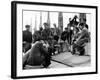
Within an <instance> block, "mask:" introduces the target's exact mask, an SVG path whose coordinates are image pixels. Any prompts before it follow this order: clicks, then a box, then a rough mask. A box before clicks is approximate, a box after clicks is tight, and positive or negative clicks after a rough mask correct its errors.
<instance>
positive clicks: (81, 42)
mask: <svg viewBox="0 0 100 80" xmlns="http://www.w3.org/2000/svg"><path fill="white" fill-rule="evenodd" d="M80 30H81V31H80V32H79V33H78V34H77V35H76V36H77V39H76V41H75V42H74V44H73V52H72V53H73V54H75V53H76V52H75V50H77V51H79V55H84V53H85V49H84V46H85V43H87V42H89V41H90V35H89V32H88V25H85V26H84V24H82V23H81V24H80Z"/></svg>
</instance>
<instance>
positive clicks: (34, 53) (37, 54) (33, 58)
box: [23, 40, 51, 68]
mask: <svg viewBox="0 0 100 80" xmlns="http://www.w3.org/2000/svg"><path fill="white" fill-rule="evenodd" d="M48 47H49V46H48V45H46V44H45V43H44V41H43V40H37V41H36V42H35V43H34V44H33V46H32V48H31V49H30V50H29V51H28V52H27V53H26V55H24V56H23V68H24V67H25V65H31V66H39V65H43V66H44V67H45V68H47V67H48V66H49V65H50V64H51V62H50V58H51V54H50V53H49V52H48Z"/></svg>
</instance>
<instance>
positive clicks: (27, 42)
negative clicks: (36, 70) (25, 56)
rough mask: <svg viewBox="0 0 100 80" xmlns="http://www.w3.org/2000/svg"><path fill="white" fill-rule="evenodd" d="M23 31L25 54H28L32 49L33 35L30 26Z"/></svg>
mask: <svg viewBox="0 0 100 80" xmlns="http://www.w3.org/2000/svg"><path fill="white" fill-rule="evenodd" d="M25 28H26V30H24V31H23V52H24V53H26V52H27V51H28V50H29V49H30V48H31V43H32V33H31V32H30V25H26V26H25Z"/></svg>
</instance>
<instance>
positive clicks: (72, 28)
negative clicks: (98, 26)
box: [23, 16, 90, 67]
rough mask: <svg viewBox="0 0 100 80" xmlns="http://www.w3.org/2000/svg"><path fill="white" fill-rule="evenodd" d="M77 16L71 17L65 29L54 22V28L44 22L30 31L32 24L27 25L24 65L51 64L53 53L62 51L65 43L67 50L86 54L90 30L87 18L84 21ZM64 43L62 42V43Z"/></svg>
mask: <svg viewBox="0 0 100 80" xmlns="http://www.w3.org/2000/svg"><path fill="white" fill-rule="evenodd" d="M76 19H77V16H75V17H74V18H73V19H71V18H69V23H68V24H67V27H66V28H65V30H64V31H62V30H60V29H59V28H58V27H57V26H56V24H55V23H54V28H50V27H49V25H48V23H44V29H43V27H40V29H39V30H37V31H35V32H34V34H32V33H31V32H30V25H26V26H25V27H26V30H25V31H23V53H24V57H23V67H25V65H26V64H28V65H43V66H44V67H48V66H49V65H50V63H51V62H50V59H51V55H54V54H55V52H57V51H58V53H59V52H61V51H62V49H63V46H62V45H63V44H67V51H70V52H71V53H72V54H79V55H84V54H85V48H84V47H85V45H86V44H87V43H88V42H90V32H89V31H88V28H89V27H88V25H87V24H86V19H83V21H84V23H80V22H78V21H77V20H76ZM61 43H62V44H61Z"/></svg>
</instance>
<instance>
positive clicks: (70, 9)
mask: <svg viewBox="0 0 100 80" xmlns="http://www.w3.org/2000/svg"><path fill="white" fill-rule="evenodd" d="M12 4H13V6H14V7H15V8H13V9H12V10H13V11H15V12H14V13H13V14H14V15H15V16H16V17H14V18H13V20H14V19H15V18H16V20H14V21H12V22H13V26H16V30H15V31H16V41H17V42H16V55H14V53H13V56H14V57H15V59H16V61H15V63H16V65H15V66H16V67H15V66H14V71H13V72H16V74H15V75H16V76H15V75H14V76H15V77H28V76H33V77H34V76H46V75H47V76H49V75H60V74H66V75H67V74H71V75H73V74H83V73H84V74H85V73H92V72H93V73H96V70H97V69H96V65H97V63H96V61H97V60H96V55H97V52H96V27H97V25H96V16H97V14H96V9H97V7H96V6H77V5H76V6H75V5H63V4H61V5H60V4H46V3H31V2H29V3H27V2H26V3H23V2H22V3H20V2H18V3H17V2H14V3H12ZM14 9H16V10H14ZM14 50H15V49H14ZM15 59H14V60H15ZM15 68H16V69H15Z"/></svg>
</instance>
